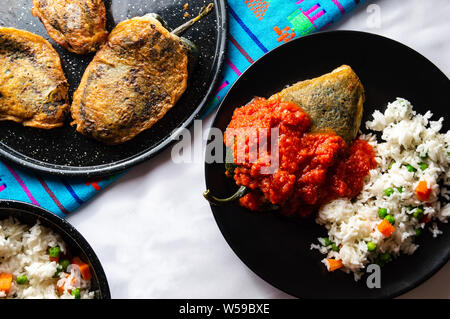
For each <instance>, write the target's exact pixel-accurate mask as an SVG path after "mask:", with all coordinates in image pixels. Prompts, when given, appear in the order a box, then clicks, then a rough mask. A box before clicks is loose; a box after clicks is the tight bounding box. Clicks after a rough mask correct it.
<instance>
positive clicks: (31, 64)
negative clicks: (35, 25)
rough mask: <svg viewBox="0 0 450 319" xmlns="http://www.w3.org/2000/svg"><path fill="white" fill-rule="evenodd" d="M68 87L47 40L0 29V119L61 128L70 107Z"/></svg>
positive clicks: (24, 33) (16, 31) (28, 33)
mask: <svg viewBox="0 0 450 319" xmlns="http://www.w3.org/2000/svg"><path fill="white" fill-rule="evenodd" d="M68 87H69V85H68V83H67V80H66V77H65V76H64V73H63V70H62V67H61V61H60V58H59V56H58V53H56V51H55V50H54V49H53V47H52V46H51V44H50V43H49V42H48V41H46V40H45V39H44V38H42V37H40V36H38V35H35V34H33V33H30V32H27V31H22V30H17V29H13V28H3V27H0V120H11V121H15V122H18V123H22V124H23V125H24V126H32V127H37V128H43V129H51V128H55V127H60V126H62V125H63V122H64V119H65V117H66V114H67V111H68V108H69V106H68V104H67V101H68Z"/></svg>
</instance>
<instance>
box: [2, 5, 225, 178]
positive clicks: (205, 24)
mask: <svg viewBox="0 0 450 319" xmlns="http://www.w3.org/2000/svg"><path fill="white" fill-rule="evenodd" d="M5 1H6V2H7V3H6V4H5V5H2V6H1V7H0V26H5V27H15V28H19V29H23V30H27V31H30V32H33V33H36V34H39V35H41V36H43V37H44V38H46V39H49V40H50V38H49V36H48V35H47V32H46V30H45V29H44V27H43V26H42V24H41V23H40V21H39V19H38V18H35V17H33V16H32V15H31V13H30V10H31V7H32V1H31V0H5ZM211 1H213V0H211ZM211 1H209V0H189V1H180V0H173V1H169V0H161V1H148V0H115V1H111V0H106V1H105V4H106V7H107V11H108V29H109V30H111V29H112V28H113V27H114V26H115V25H116V24H117V23H119V22H120V21H123V20H126V19H128V18H132V17H135V16H142V15H145V14H147V13H157V14H159V15H160V16H162V18H163V19H164V20H165V21H166V22H167V23H168V25H169V27H171V28H175V27H177V26H179V25H181V24H182V23H183V22H186V21H187V19H186V18H184V14H185V12H186V11H185V10H184V8H183V6H184V4H185V3H189V8H188V10H187V12H188V13H189V14H190V16H191V17H193V16H194V15H195V14H197V13H198V12H199V10H200V8H201V7H202V6H204V5H206V4H208V3H209V2H211ZM214 3H215V10H214V11H213V12H212V13H211V14H210V15H209V16H208V17H206V18H204V20H202V21H200V22H199V23H198V24H197V25H195V26H194V27H193V28H191V29H190V30H189V31H188V32H186V33H185V34H184V35H183V37H185V38H187V39H189V40H191V41H192V42H194V43H195V44H196V46H197V47H198V49H199V51H200V56H199V59H198V62H197V65H196V67H195V69H194V71H193V73H192V76H191V79H190V83H189V87H188V89H187V91H186V92H185V94H184V95H183V97H182V98H181V99H180V101H179V102H178V103H177V104H176V105H175V106H174V107H173V108H172V109H171V110H170V111H169V112H168V113H167V114H166V116H165V117H164V118H163V119H162V120H160V121H159V122H158V123H157V124H156V125H154V126H153V127H152V128H151V129H149V130H147V131H145V132H143V133H142V134H140V135H139V136H137V137H136V138H135V139H133V140H131V141H130V142H127V143H125V144H122V145H117V146H106V145H103V144H101V143H100V142H97V141H95V140H92V139H90V138H88V137H85V136H83V135H80V134H78V133H76V132H75V129H74V128H73V127H71V126H70V125H69V121H68V122H67V124H66V125H65V126H64V127H63V128H58V129H54V130H50V131H46V130H39V129H35V128H26V127H23V126H21V125H19V124H16V123H12V122H0V132H1V134H0V157H1V158H3V159H5V160H8V161H11V162H14V163H16V164H19V165H21V166H24V167H27V168H30V169H34V170H37V171H40V172H45V173H52V174H57V175H65V176H86V177H87V176H104V175H111V174H113V173H115V172H117V171H120V170H123V169H126V168H129V167H131V166H133V165H136V164H138V163H140V162H142V161H144V160H146V159H149V158H151V157H152V156H154V155H156V154H157V153H158V152H160V151H161V150H163V149H164V148H165V147H167V146H168V145H169V144H170V143H171V142H172V141H173V138H174V137H175V136H174V134H173V132H174V131H175V130H177V129H180V128H184V127H188V126H189V125H190V123H191V122H192V121H193V120H194V119H195V118H197V117H198V116H199V114H200V113H201V112H202V110H204V108H205V107H206V106H207V103H208V101H209V99H210V98H211V96H212V94H213V93H214V88H215V85H216V83H217V81H218V79H219V75H220V71H221V68H222V65H223V61H224V57H225V49H226V39H227V11H226V1H225V0H214ZM50 42H51V43H52V44H53V46H54V47H55V49H56V50H57V51H58V53H59V54H60V56H61V59H62V63H63V68H64V71H65V73H66V76H67V79H68V81H69V83H70V95H72V94H73V92H74V91H75V89H76V88H77V87H78V84H79V82H80V80H81V77H82V75H83V72H84V70H85V68H86V66H87V65H88V64H89V62H90V61H91V59H92V57H93V55H88V56H80V55H76V54H72V53H70V52H68V51H67V50H65V49H64V48H62V47H60V46H58V45H57V44H55V43H54V42H53V41H50Z"/></svg>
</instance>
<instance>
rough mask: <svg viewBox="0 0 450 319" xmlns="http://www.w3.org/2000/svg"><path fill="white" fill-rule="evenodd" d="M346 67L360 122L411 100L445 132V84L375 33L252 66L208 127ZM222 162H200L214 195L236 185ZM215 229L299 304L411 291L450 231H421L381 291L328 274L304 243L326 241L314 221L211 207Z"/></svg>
mask: <svg viewBox="0 0 450 319" xmlns="http://www.w3.org/2000/svg"><path fill="white" fill-rule="evenodd" d="M342 64H347V65H350V66H351V67H352V68H353V69H354V70H355V72H356V73H357V74H358V76H359V77H360V79H361V81H362V83H363V85H364V87H365V89H366V94H367V99H366V102H365V107H364V108H365V110H364V118H363V124H362V125H361V128H362V130H363V131H364V123H365V122H366V121H367V120H369V119H370V117H371V114H372V113H373V112H374V110H377V109H378V110H380V111H384V109H385V107H386V105H387V103H388V102H391V101H394V100H395V99H396V98H397V97H403V98H406V99H408V100H409V101H411V103H412V104H413V106H414V107H415V110H416V111H418V112H420V113H425V112H426V111H428V110H431V111H432V112H433V113H434V119H438V118H440V117H444V127H443V130H442V131H447V130H448V129H449V128H450V125H449V124H450V119H447V118H446V115H447V114H448V109H447V105H448V100H449V98H450V81H449V79H448V78H447V77H446V76H445V75H444V74H443V73H442V72H441V71H440V70H439V69H438V68H437V67H436V66H434V65H433V64H432V63H431V62H430V61H429V60H427V59H426V58H424V57H423V56H422V55H420V54H419V53H417V52H416V51H414V50H412V49H411V48H408V47H407V46H405V45H403V44H401V43H398V42H396V41H394V40H390V39H387V38H384V37H381V36H378V35H374V34H369V33H363V32H353V31H334V32H324V33H317V34H314V35H310V36H306V37H303V38H299V39H296V40H293V41H290V42H288V43H287V44H284V45H282V46H280V47H278V48H277V49H275V50H273V51H271V52H269V53H267V54H266V55H265V56H263V57H262V58H261V59H259V60H258V61H256V62H255V63H254V64H253V65H252V66H251V67H250V68H249V69H248V70H247V71H246V72H245V73H244V74H243V75H242V76H241V77H240V78H239V80H238V81H237V82H236V83H235V84H234V86H233V87H232V88H231V90H230V91H229V93H228V95H227V96H226V97H225V98H224V100H223V101H222V104H221V107H220V109H219V111H218V113H217V115H216V118H215V119H214V122H213V127H216V128H219V129H221V130H222V131H224V130H225V129H226V127H227V125H228V123H229V122H230V120H231V116H232V113H233V110H234V109H235V108H237V107H239V106H242V105H244V104H246V103H247V102H248V101H250V100H251V99H252V98H253V97H254V96H262V97H269V96H271V95H272V94H273V93H276V92H278V91H280V90H282V89H283V88H284V87H285V86H286V85H290V84H293V83H295V82H297V81H301V80H306V79H310V78H314V77H317V76H320V75H322V74H325V73H328V72H330V71H332V70H333V69H335V68H337V67H339V66H340V65H342ZM224 172H225V167H224V164H217V163H214V164H206V167H205V173H206V186H207V188H208V189H210V190H212V193H213V194H214V195H217V196H224V197H225V196H226V195H230V194H232V193H234V191H235V190H236V186H235V185H234V183H233V181H232V180H229V179H227V178H226V177H225V174H224ZM212 211H213V214H214V217H215V219H216V221H217V224H218V226H219V228H220V230H221V232H222V234H223V236H224V237H225V239H226V241H227V242H228V244H229V245H230V246H231V248H232V249H233V250H234V252H235V253H236V254H237V255H238V256H239V257H240V258H241V260H242V261H243V262H244V263H245V264H246V265H247V266H248V267H249V268H250V269H252V270H253V271H254V272H255V273H256V274H258V275H259V276H260V277H261V278H263V279H264V280H266V281H267V282H269V283H271V284H272V285H273V286H275V287H277V288H279V289H281V290H283V291H285V292H287V293H289V294H291V295H293V296H296V297H300V298H391V297H395V296H398V295H400V294H402V293H405V292H406V291H408V290H410V289H412V288H414V287H416V286H417V285H419V284H420V283H422V282H423V281H425V280H426V279H428V278H429V277H430V276H432V275H433V274H434V273H435V272H436V271H437V270H438V269H439V268H441V267H442V266H443V265H444V264H445V263H446V262H447V261H448V259H449V256H450V227H449V225H448V224H439V228H440V229H441V230H443V232H444V233H443V235H441V236H439V237H437V238H432V236H431V233H430V232H428V231H427V232H424V234H423V235H422V236H421V237H420V238H419V240H418V243H419V244H420V247H419V248H418V250H417V251H416V252H415V254H414V255H412V256H401V257H399V258H398V259H396V260H395V261H393V262H391V263H389V264H387V265H386V266H384V267H383V268H382V271H381V288H373V289H369V288H368V287H367V285H366V280H367V274H366V275H364V276H363V278H362V279H361V280H360V281H358V282H355V281H354V279H353V275H352V274H345V273H344V272H341V271H336V272H333V273H329V272H328V271H327V270H326V267H325V266H324V265H323V264H322V263H321V260H322V259H323V258H324V255H321V254H320V253H319V252H318V251H317V250H311V249H310V246H311V243H316V244H317V243H318V241H317V238H318V237H324V236H326V234H327V232H326V230H325V228H324V227H322V226H319V225H317V224H316V223H315V222H314V219H313V218H310V219H301V218H297V217H295V218H286V217H283V216H281V215H279V214H277V213H276V212H275V213H274V212H268V213H255V212H250V211H248V210H246V209H244V208H242V207H239V206H238V205H230V206H223V207H216V206H212Z"/></svg>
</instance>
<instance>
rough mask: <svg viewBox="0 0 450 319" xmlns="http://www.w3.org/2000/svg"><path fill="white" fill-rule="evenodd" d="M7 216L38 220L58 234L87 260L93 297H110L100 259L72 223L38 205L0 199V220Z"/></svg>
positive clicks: (23, 219)
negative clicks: (90, 273) (90, 272)
mask: <svg viewBox="0 0 450 319" xmlns="http://www.w3.org/2000/svg"><path fill="white" fill-rule="evenodd" d="M9 216H12V217H14V218H15V219H17V220H18V221H20V222H21V223H24V224H27V225H30V226H33V225H34V224H36V221H37V220H39V221H40V222H41V224H42V225H43V226H46V227H48V228H50V229H51V230H53V231H54V232H55V233H57V234H59V235H60V236H61V238H62V239H63V240H64V242H65V243H66V244H67V246H68V247H70V250H71V252H72V254H73V255H76V256H80V258H81V259H83V260H84V261H88V263H89V266H90V268H91V270H92V279H91V290H92V291H97V293H96V296H95V298H97V299H110V298H111V294H110V292H109V286H108V281H107V280H106V275H105V272H104V271H103V267H102V265H101V264H100V261H99V260H98V258H97V256H96V255H95V253H94V250H93V249H92V248H91V246H90V245H89V244H88V242H87V241H86V239H84V238H83V236H82V235H81V234H80V233H79V232H78V231H77V230H76V229H75V228H73V227H72V225H70V224H69V223H68V222H67V221H65V220H64V219H62V218H60V217H58V216H56V215H55V214H53V213H51V212H49V211H48V210H45V209H43V208H40V207H38V206H34V205H31V204H28V203H23V202H18V201H9V200H0V220H3V219H5V218H8V217H9Z"/></svg>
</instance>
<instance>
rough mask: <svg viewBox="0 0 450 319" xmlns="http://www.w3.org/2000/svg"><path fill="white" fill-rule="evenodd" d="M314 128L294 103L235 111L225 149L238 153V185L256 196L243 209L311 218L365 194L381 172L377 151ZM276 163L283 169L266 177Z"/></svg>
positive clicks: (262, 102)
mask: <svg viewBox="0 0 450 319" xmlns="http://www.w3.org/2000/svg"><path fill="white" fill-rule="evenodd" d="M310 127H311V120H310V118H309V115H308V114H307V113H305V112H304V111H303V110H302V109H301V108H300V107H299V106H298V105H296V104H293V103H289V102H280V101H276V100H274V101H272V100H266V99H263V98H256V99H254V100H253V101H251V102H250V103H249V104H247V105H245V106H243V107H240V108H238V109H236V110H235V111H234V114H233V118H232V120H231V122H230V124H229V125H228V128H227V131H226V133H225V144H226V146H227V147H234V148H233V151H234V154H233V155H234V162H235V164H237V167H236V168H235V170H234V175H233V178H234V180H235V182H236V184H237V185H239V186H247V187H248V188H249V189H250V190H251V191H250V192H249V193H248V194H247V195H245V196H244V197H242V198H241V199H240V204H241V205H242V206H244V207H247V208H248V209H250V210H255V211H260V210H265V209H267V208H269V207H274V206H273V205H276V206H277V207H280V212H281V213H282V214H284V215H293V214H299V215H301V216H307V215H309V214H311V213H312V212H313V211H315V210H316V209H317V208H318V207H320V206H321V205H323V204H325V203H327V202H329V201H331V200H333V199H336V198H339V197H349V198H352V197H355V196H356V195H357V194H358V193H359V192H360V191H361V190H362V187H363V185H364V178H365V177H366V176H367V175H368V173H369V170H371V169H373V168H375V167H376V166H377V163H376V161H375V153H374V151H373V149H372V147H371V146H370V145H369V144H368V143H367V142H365V141H363V140H359V139H356V140H355V141H354V142H353V143H352V144H351V145H350V146H347V144H346V142H345V141H344V140H343V139H342V138H341V137H339V136H338V135H336V134H335V133H334V132H332V131H330V132H323V133H309V131H310ZM273 128H277V129H278V137H277V138H276V141H277V144H275V147H277V148H278V153H277V154H276V152H274V151H273V150H272V149H271V148H272V147H273V145H270V141H271V139H270V137H271V136H273V133H272V132H271V131H270V129H273ZM264 134H266V136H267V139H265V138H262V137H261V136H264ZM261 145H263V146H265V147H261ZM274 154H275V155H274ZM271 160H272V162H271ZM274 161H275V162H276V163H278V166H277V169H275V170H274V171H273V172H272V173H266V172H263V171H262V169H263V168H266V169H267V168H268V167H269V166H270V164H271V163H272V164H273V163H274Z"/></svg>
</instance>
